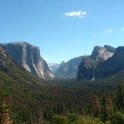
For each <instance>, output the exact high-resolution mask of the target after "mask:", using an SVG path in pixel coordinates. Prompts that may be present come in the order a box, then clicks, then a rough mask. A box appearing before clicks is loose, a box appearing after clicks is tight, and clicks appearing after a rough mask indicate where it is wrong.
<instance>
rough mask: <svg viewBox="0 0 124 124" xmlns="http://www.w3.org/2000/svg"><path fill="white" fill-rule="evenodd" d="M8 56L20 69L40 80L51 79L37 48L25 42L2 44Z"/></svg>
mask: <svg viewBox="0 0 124 124" xmlns="http://www.w3.org/2000/svg"><path fill="white" fill-rule="evenodd" d="M4 47H5V49H6V50H7V52H8V54H9V55H10V56H11V57H12V58H13V59H14V60H15V61H16V62H17V63H18V64H20V65H21V66H22V67H24V68H25V69H26V70H27V71H29V72H31V73H32V74H34V75H36V76H38V77H40V78H51V77H53V76H54V75H53V74H52V73H51V71H50V70H49V67H48V65H47V63H46V61H45V60H44V59H43V58H42V57H41V56H40V50H39V48H38V47H35V46H33V45H30V44H29V43H26V42H17V43H9V44H4Z"/></svg>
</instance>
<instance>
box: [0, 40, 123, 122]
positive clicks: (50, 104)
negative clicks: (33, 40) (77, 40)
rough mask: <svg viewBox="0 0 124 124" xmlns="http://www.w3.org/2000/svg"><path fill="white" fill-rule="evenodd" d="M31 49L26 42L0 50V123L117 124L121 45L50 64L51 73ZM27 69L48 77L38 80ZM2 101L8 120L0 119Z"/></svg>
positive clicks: (120, 108) (120, 97)
mask: <svg viewBox="0 0 124 124" xmlns="http://www.w3.org/2000/svg"><path fill="white" fill-rule="evenodd" d="M23 45H24V46H25V47H26V46H27V49H26V48H25V47H23ZM28 47H29V48H28ZM36 48H37V47H34V46H32V45H30V44H28V43H26V42H23V43H22V42H18V43H11V44H4V45H3V44H1V46H0V103H1V104H0V106H1V110H0V114H1V116H0V118H1V124H4V123H6V124H9V123H12V124H23V123H25V124H123V122H124V118H123V116H124V114H123V112H124V70H123V58H122V56H123V53H124V50H123V47H118V48H116V49H115V48H113V47H110V46H107V47H106V46H104V47H100V46H97V47H94V50H93V52H92V54H91V55H88V56H81V57H77V58H74V59H71V60H70V61H68V62H64V63H61V64H60V65H59V66H58V64H55V65H52V67H53V66H56V65H57V66H58V67H57V69H56V72H55V70H54V71H50V69H49V66H48V65H47V62H45V60H44V59H43V58H41V56H40V51H37V50H38V49H36ZM108 48H109V49H108ZM19 49H20V50H19ZM26 51H27V52H26ZM15 53H17V54H15ZM28 58H29V59H30V61H29V60H28ZM41 60H42V61H43V62H41ZM39 61H40V63H41V65H39V66H38V65H37V63H39ZM115 63H116V64H115ZM34 64H35V65H34ZM25 65H26V66H25ZM41 66H42V67H44V68H42V69H41ZM111 66H112V67H111ZM114 66H115V67H114ZM33 67H34V68H35V69H36V67H37V68H38V67H39V69H41V70H40V71H39V72H41V71H42V76H43V75H49V74H50V73H51V74H50V75H54V76H51V77H49V76H50V75H49V76H45V78H44V76H43V77H40V76H39V75H38V74H37V73H36V72H37V71H32V70H31V69H33ZM109 67H110V68H109ZM29 69H30V70H29ZM63 69H64V70H65V71H62V70H63ZM104 69H105V70H106V71H104ZM60 70H61V71H60ZM34 72H35V73H34ZM53 72H54V73H53ZM104 72H106V74H108V75H105V76H104ZM56 74H59V75H61V78H60V77H57V75H56ZM98 74H99V75H100V76H99V75H98ZM4 102H5V103H6V106H7V114H6V115H7V118H8V117H9V119H10V121H7V120H6V119H4V120H3V117H4V111H3V110H4V109H5V107H4V105H3V103H4Z"/></svg>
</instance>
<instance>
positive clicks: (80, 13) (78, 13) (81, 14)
mask: <svg viewBox="0 0 124 124" xmlns="http://www.w3.org/2000/svg"><path fill="white" fill-rule="evenodd" d="M86 14H87V12H85V11H72V12H66V13H65V16H70V17H81V18H84V16H85V15H86Z"/></svg>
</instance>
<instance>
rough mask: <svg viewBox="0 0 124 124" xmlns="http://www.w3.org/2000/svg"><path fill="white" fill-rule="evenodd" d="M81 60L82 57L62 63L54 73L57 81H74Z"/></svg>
mask: <svg viewBox="0 0 124 124" xmlns="http://www.w3.org/2000/svg"><path fill="white" fill-rule="evenodd" d="M81 60H82V56H80V57H77V58H73V59H71V60H69V61H68V62H62V63H61V64H60V66H59V68H58V69H57V70H56V72H55V75H56V77H57V78H59V79H75V78H76V75H77V71H78V66H79V64H80V62H81Z"/></svg>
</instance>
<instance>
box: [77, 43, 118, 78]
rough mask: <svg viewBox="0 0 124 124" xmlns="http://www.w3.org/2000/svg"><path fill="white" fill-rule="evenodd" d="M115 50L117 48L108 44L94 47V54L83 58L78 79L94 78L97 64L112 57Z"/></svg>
mask: <svg viewBox="0 0 124 124" xmlns="http://www.w3.org/2000/svg"><path fill="white" fill-rule="evenodd" d="M115 50H116V49H115V48H113V47H111V46H108V45H105V46H104V47H101V46H96V47H94V50H93V52H92V54H91V55H90V56H89V57H85V58H83V59H82V61H81V63H80V65H79V69H78V73H77V79H78V80H81V79H83V78H85V79H88V80H94V79H95V75H94V74H95V68H96V67H97V65H98V64H99V63H102V62H104V61H106V60H107V59H109V58H110V57H112V56H113V54H114V52H115Z"/></svg>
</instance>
